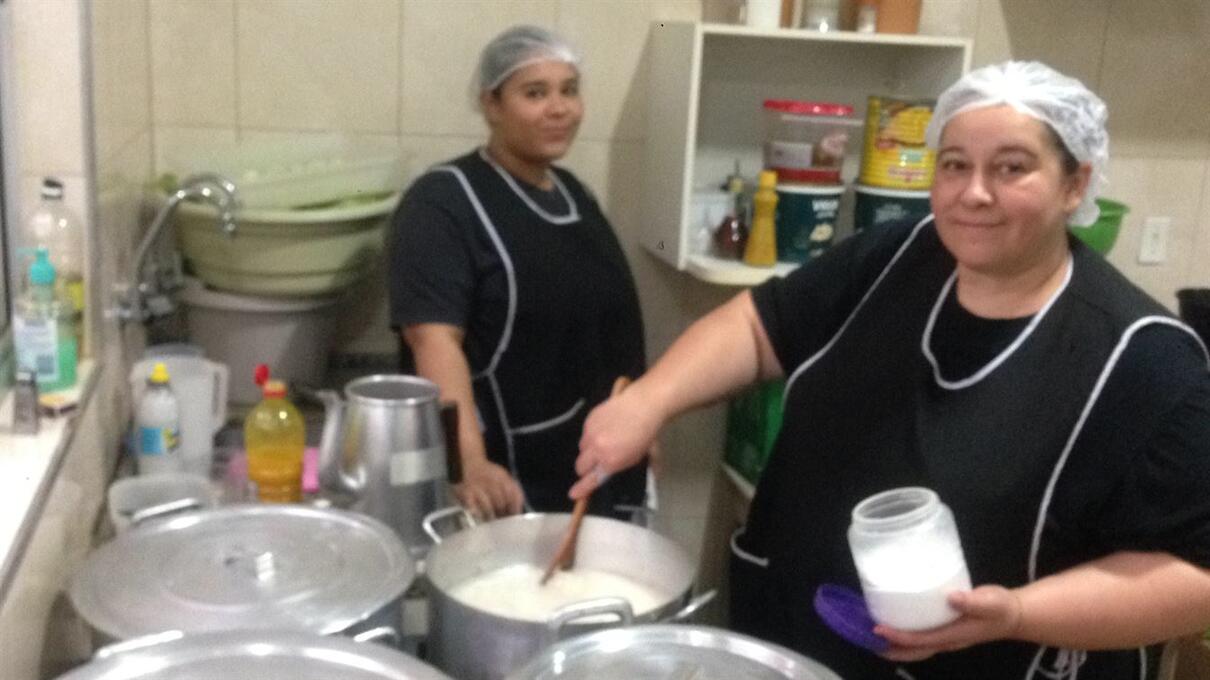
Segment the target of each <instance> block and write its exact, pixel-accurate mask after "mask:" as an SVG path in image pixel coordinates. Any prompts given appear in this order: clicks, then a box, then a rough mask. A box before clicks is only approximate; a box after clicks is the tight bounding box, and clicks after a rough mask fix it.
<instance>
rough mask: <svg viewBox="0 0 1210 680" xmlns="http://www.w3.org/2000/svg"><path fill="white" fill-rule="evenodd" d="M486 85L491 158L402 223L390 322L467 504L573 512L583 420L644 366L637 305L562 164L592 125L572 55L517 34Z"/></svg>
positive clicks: (609, 502)
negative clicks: (421, 385) (446, 412)
mask: <svg viewBox="0 0 1210 680" xmlns="http://www.w3.org/2000/svg"><path fill="white" fill-rule="evenodd" d="M476 85H477V88H476V89H477V93H478V100H479V105H480V106H481V108H482V111H483V116H484V118H485V119H486V121H487V126H488V128H489V130H490V134H489V137H488V141H487V144H486V145H485V146H483V147H481V148H478V149H475V150H473V151H471V152H470V153H468V154H466V155H464V156H461V157H459V158H455V159H453V160H450V161H449V162H447V163H444V164H441V165H438V166H435V167H433V168H431V169H429V171H428V172H427V173H425V174H424V175H423V176H421V177H420V178H419V179H417V180H416V182H415V183H414V184H413V185H412V186H411V187H410V188H409V189H408V191H407V193H406V195H405V196H404V198H403V201H402V202H401V204H400V207H399V209H398V211H397V213H396V214H395V216H394V220H393V224H394V232H393V238H392V239H391V245H390V253H391V264H390V274H389V276H390V293H391V295H390V297H391V323H392V326H394V327H395V328H397V329H399V330H400V331H401V334H402V338H403V341H404V342H405V343H406V347H407V348H408V349H409V350H410V353H411V356H412V358H413V359H414V370H415V372H416V373H418V374H419V375H421V376H424V377H426V378H428V379H430V380H432V381H433V382H435V383H436V384H437V385H438V386H439V387H440V388H441V393H442V398H443V399H449V400H455V401H457V402H458V411H459V432H458V440H459V445H460V450H461V456H462V474H463V481H462V483H461V484H459V485H457V486H456V487H455V490H456V492H457V494H458V496H459V499H460V500H461V501H462V503H463V504H464V505H466V506H468V507H470V508H471V509H472V510H473V511H475V512H476V513H478V514H479V515H481V516H487V517H490V516H493V515H502V514H508V513H515V512H519V511H521V510H522V508H523V507H524V508H527V509H533V510H539V511H552V510H567V509H570V507H571V501H569V500H568V498H567V489H568V487H570V486H571V485H572V483H573V482H574V481H575V479H576V473H575V469H574V466H573V463H574V460H575V456H576V454H577V452H578V450H579V449H578V446H577V443H578V441H579V437H580V432H581V429H582V427H583V423H584V417H585V416H586V415H587V414H588V411H589V410H590V409H591V408H592V407H593V406H594V405H596V404H598V403H600V402H601V401H602V400H603V399H604V398H605V397H607V396H608V395H609V392H610V388H611V385H612V382H613V380H614V379H615V378H617V377H618V376H621V375H626V376H631V377H633V376H637V375H638V374H639V373H641V372H642V371H643V368H644V350H643V325H642V319H641V317H640V314H639V302H638V295H637V293H636V291H635V287H634V281H633V279H632V277H631V273H630V269H629V267H628V266H627V263H626V258H625V256H624V255H623V253H622V249H621V248H620V247H619V245H618V241H617V238H616V237H615V236H614V233H613V230H612V228H611V227H610V225H609V222H608V221H607V220H606V219H605V216H604V215H603V214H602V212H601V208H600V206H598V205H597V202H596V200H595V199H594V198H593V196H592V195H591V194H590V193H589V192H588V191H587V189H585V187H584V186H583V185H582V184H581V183H580V182H579V181H578V180H577V179H576V178H575V177H574V176H573V175H572V174H571V173H570V172H567V171H566V170H564V169H562V168H558V167H555V166H554V165H553V163H554V162H555V161H557V160H558V159H560V158H562V157H563V155H564V154H566V153H567V151H568V149H569V148H570V146H571V143H572V140H573V139H574V138H575V135H576V130H577V129H578V128H579V125H580V120H581V118H582V117H583V115H584V103H583V101H582V100H581V98H580V72H579V67H578V59H577V57H576V55H575V52H574V51H573V50H572V48H571V47H570V46H569V45H568V44H567V43H565V42H564V41H563V40H562V39H560V38H559V37H558V36H556V35H554V34H552V33H550V32H549V31H547V30H545V29H542V28H538V27H534V26H517V27H514V28H511V29H509V30H507V31H505V32H503V33H501V34H500V35H498V36H497V37H496V38H495V39H494V40H492V41H491V43H489V44H488V45H487V46H486V47H485V48H484V50H483V53H482V55H481V58H480V62H479V69H478V79H477V83H476ZM645 480H646V477H645V473H644V470H643V469H641V467H640V468H634V469H631V470H628V471H626V472H625V473H622V474H619V475H616V476H615V477H614V478H613V479H612V480H610V481H609V483H608V484H607V485H606V486H605V488H604V489H603V490H602V492H601V493H600V494H596V495H594V496H593V502H592V504H591V505H590V507H589V511H590V512H596V513H614V512H619V511H618V510H617V508H618V507H619V506H638V505H642V504H643V500H644V490H645Z"/></svg>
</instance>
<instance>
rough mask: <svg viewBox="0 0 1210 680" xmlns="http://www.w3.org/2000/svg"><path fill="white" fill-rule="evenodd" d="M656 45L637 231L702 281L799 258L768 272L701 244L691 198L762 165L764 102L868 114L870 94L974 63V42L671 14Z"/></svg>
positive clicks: (917, 90) (753, 279) (924, 95)
mask: <svg viewBox="0 0 1210 680" xmlns="http://www.w3.org/2000/svg"><path fill="white" fill-rule="evenodd" d="M650 55H651V58H650V62H649V65H650V80H649V83H650V84H649V88H650V89H649V92H648V96H647V136H646V143H645V145H644V170H643V172H644V180H645V181H644V183H643V186H644V188H643V196H642V205H643V209H644V213H643V214H644V217H645V219H644V223H645V225H646V226H645V227H644V229H643V231H642V233H641V236H640V241H641V242H642V243H643V245H644V246H645V247H646V248H647V249H648V250H650V251H651V252H652V253H653V254H654V255H655V256H656V257H657V258H659V259H661V260H663V261H664V262H666V263H668V264H669V265H671V266H673V267H675V268H677V269H679V270H682V271H686V272H688V273H690V274H691V275H693V276H695V277H696V278H699V279H701V280H703V281H708V282H711V283H716V284H722V285H732V286H749V285H754V284H757V283H760V282H761V281H763V280H765V279H767V278H768V277H769V276H773V275H779V274H784V273H786V272H788V271H789V270H790V269H792V268H793V266H792V265H786V266H784V267H783V266H781V265H779V266H778V267H777V268H774V269H773V270H772V271H769V270H763V269H755V268H751V267H744V266H743V265H738V264H735V263H729V262H725V261H722V260H717V259H715V258H711V257H709V256H705V255H699V254H697V253H693V252H692V251H691V249H690V248H689V244H690V242H691V234H692V232H693V231H694V230H695V229H696V227H697V225H691V224H690V218H689V215H690V200H691V197H692V194H693V192H694V190H695V189H697V188H704V187H716V186H718V185H719V184H720V183H721V182H722V181H723V179H724V178H725V177H726V176H727V175H728V174H729V173H730V172H732V170H733V169H734V166H735V163H736V161H739V163H740V165H741V168H742V170H743V171H744V173H745V174H747V175H750V176H754V175H755V174H756V172H757V170H758V169H759V168H760V166H761V163H762V158H761V146H762V143H763V141H764V139H763V134H762V128H761V123H762V115H761V105H762V102H763V101H764V100H765V99H805V100H813V101H833V102H840V103H844V104H849V105H851V106H852V107H853V109H854V115H855V116H857V117H860V118H861V119H862V120H864V119H865V114H866V108H867V101H868V98H869V97H870V96H871V95H881V96H891V97H902V98H907V99H929V98H935V97H937V95H939V94H940V93H941V91H942V90H944V89H945V88H946V87H947V86H948V85H949V84H950V83H952V82H954V81H955V80H957V79H958V78H959V77H961V76H962V74H964V73H966V71H967V70H968V69H969V68H970V60H971V42H970V40H968V39H966V38H950V37H938V36H920V35H885V34H865V33H853V32H846V31H837V32H826V33H820V32H816V31H808V30H797V29H759V28H750V27H747V26H735V25H730V24H709V23H698V22H671V21H664V22H656V23H654V24H653V25H652V27H651V41H650ZM860 138H861V135H859V134H858V135H854V136H853V137H852V138H851V140H850V142H849V144H848V148H847V149H846V156H845V161H844V166H843V170H842V176H844V177H846V178H850V179H851V178H852V177H854V176H856V174H857V173H856V171H857V168H858V165H859V160H860V154H861V139H860ZM842 231H843V230H842Z"/></svg>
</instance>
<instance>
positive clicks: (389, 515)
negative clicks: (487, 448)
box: [310, 375, 457, 559]
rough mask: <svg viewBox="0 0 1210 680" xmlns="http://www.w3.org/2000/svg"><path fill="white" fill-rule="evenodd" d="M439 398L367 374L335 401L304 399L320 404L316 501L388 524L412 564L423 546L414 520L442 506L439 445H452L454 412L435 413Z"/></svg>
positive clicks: (402, 381) (401, 378)
mask: <svg viewBox="0 0 1210 680" xmlns="http://www.w3.org/2000/svg"><path fill="white" fill-rule="evenodd" d="M439 392H440V391H439V390H438V388H437V386H436V385H435V384H433V383H432V382H429V381H428V380H425V379H424V378H419V377H416V376H411V375H371V376H367V377H364V378H358V379H357V380H354V381H352V382H350V383H349V384H347V385H345V389H344V398H343V399H342V398H341V397H340V396H339V395H338V394H337V393H336V392H334V391H332V390H319V391H315V392H311V393H310V396H311V397H312V398H314V399H317V400H319V401H320V402H322V403H323V405H324V426H323V434H322V437H321V439H320V449H319V475H320V476H319V482H320V488H321V491H322V493H323V495H324V496H325V497H327V498H328V499H330V500H331V501H332V502H333V503H334V504H335V505H337V506H339V507H345V508H348V509H351V510H354V511H357V512H361V513H364V514H366V515H369V516H371V517H374V518H375V519H378V520H380V521H382V522H384V523H385V524H387V525H388V526H390V527H391V528H392V529H394V530H395V533H396V534H398V535H399V537H400V538H401V539H402V540H403V542H404V544H405V545H407V547H408V552H409V553H411V555H412V557H413V558H415V559H421V558H423V557H424V555H425V554H427V553H428V549H429V547H431V541H430V540H429V538H428V536H427V535H426V534H425V532H424V529H423V528H422V527H421V521H422V520H423V519H424V517H425V516H426V515H428V514H429V513H430V512H432V511H434V510H436V509H438V508H441V507H445V506H446V505H448V504H449V496H450V492H449V481H448V480H449V473H448V471H447V463H446V442H447V441H451V442H456V441H457V411H456V409H455V407H454V406H453V405H452V404H451V405H450V406H449V407H448V408H446V409H445V410H444V411H443V409H442V408H441V405H440V402H439V400H438V396H439ZM455 446H456V444H455ZM455 455H456V452H455Z"/></svg>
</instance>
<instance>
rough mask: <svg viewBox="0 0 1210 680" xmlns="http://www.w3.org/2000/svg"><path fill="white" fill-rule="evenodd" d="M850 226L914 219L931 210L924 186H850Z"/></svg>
mask: <svg viewBox="0 0 1210 680" xmlns="http://www.w3.org/2000/svg"><path fill="white" fill-rule="evenodd" d="M853 190H854V194H855V195H856V200H855V201H854V203H853V229H854V230H856V231H862V230H864V229H877V228H878V227H881V226H885V225H888V224H893V223H896V222H906V221H913V222H915V221H918V220H920V219H922V218H923V217H924V216H925V215H928V214H929V213H930V212H932V207H931V206H930V204H929V192H928V191H927V190H909V189H883V188H882V187H868V186H865V185H863V184H858V185H857V186H855V187H853Z"/></svg>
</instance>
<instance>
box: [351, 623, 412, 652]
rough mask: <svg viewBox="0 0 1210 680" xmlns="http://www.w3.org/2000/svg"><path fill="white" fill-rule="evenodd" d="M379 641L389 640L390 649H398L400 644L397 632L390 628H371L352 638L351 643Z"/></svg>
mask: <svg viewBox="0 0 1210 680" xmlns="http://www.w3.org/2000/svg"><path fill="white" fill-rule="evenodd" d="M380 640H389V641H390V642H389V644H390V646H392V647H398V646H399V644H400V642H401V640H400V639H399V631H397V630H395V629H394V628H392V627H391V626H379V627H377V628H371V629H369V630H365V631H362V632H360V633H358V634H356V635H354V636H353V642H378V641H380Z"/></svg>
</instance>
